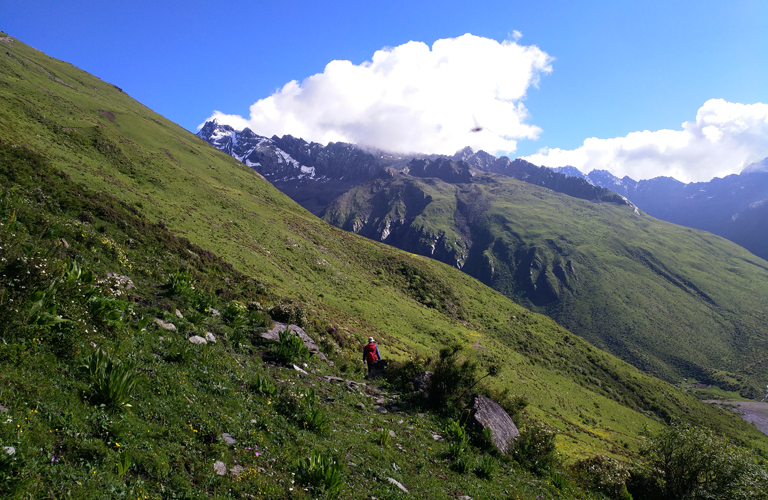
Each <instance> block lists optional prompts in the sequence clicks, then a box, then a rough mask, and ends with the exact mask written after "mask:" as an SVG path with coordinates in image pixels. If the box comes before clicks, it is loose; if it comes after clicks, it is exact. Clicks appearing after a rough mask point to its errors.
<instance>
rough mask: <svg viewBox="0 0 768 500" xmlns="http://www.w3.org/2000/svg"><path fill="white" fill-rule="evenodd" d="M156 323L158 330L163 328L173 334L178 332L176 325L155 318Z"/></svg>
mask: <svg viewBox="0 0 768 500" xmlns="http://www.w3.org/2000/svg"><path fill="white" fill-rule="evenodd" d="M154 321H155V324H156V325H157V327H158V328H162V329H163V330H170V331H172V332H175V331H176V325H174V324H173V323H166V322H165V321H163V320H161V319H160V318H155V319H154Z"/></svg>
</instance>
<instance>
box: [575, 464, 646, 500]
mask: <svg viewBox="0 0 768 500" xmlns="http://www.w3.org/2000/svg"><path fill="white" fill-rule="evenodd" d="M570 473H571V476H573V478H574V480H575V481H576V483H577V484H579V485H580V486H581V487H583V488H585V489H588V490H590V491H599V492H601V493H603V494H604V495H606V496H607V497H608V498H611V499H613V500H631V499H632V496H631V495H630V494H629V493H628V492H627V486H626V483H627V480H628V479H629V477H630V473H629V468H628V467H627V466H626V464H624V463H622V462H620V461H618V460H615V459H613V458H610V457H606V456H595V457H591V458H585V459H583V460H579V461H578V462H576V463H575V464H573V465H572V466H571V467H570Z"/></svg>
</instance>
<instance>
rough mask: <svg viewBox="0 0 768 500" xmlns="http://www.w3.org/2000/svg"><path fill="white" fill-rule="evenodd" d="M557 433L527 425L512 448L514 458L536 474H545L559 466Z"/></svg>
mask: <svg viewBox="0 0 768 500" xmlns="http://www.w3.org/2000/svg"><path fill="white" fill-rule="evenodd" d="M555 436H556V434H555V432H554V431H550V430H548V429H545V428H544V427H540V426H538V425H526V426H525V427H523V428H522V429H521V430H520V436H519V437H518V438H517V441H516V442H515V446H514V447H513V448H512V452H511V456H512V458H513V459H514V460H515V461H516V462H517V463H518V464H520V466H521V467H523V468H524V469H527V470H529V471H531V472H533V473H535V474H540V475H541V474H544V473H546V472H548V471H550V470H552V469H554V468H555V466H556V465H557V461H558V457H557V449H556V447H555Z"/></svg>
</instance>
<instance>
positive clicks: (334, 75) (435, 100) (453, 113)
mask: <svg viewBox="0 0 768 500" xmlns="http://www.w3.org/2000/svg"><path fill="white" fill-rule="evenodd" d="M516 38H519V36H516ZM550 62H551V58H550V56H548V55H547V54H546V53H545V52H543V51H542V50H540V49H539V48H538V47H536V46H527V47H526V46H522V45H519V44H518V43H517V41H504V42H501V43H499V42H497V41H495V40H491V39H488V38H481V37H478V36H474V35H471V34H466V35H463V36H460V37H458V38H447V39H442V40H438V41H436V42H435V43H434V44H433V45H432V48H431V49H430V47H429V46H428V45H426V44H424V43H421V42H408V43H406V44H403V45H400V46H397V47H394V48H386V49H382V50H379V51H376V53H374V55H373V58H372V60H371V61H367V62H364V63H362V64H360V65H355V64H352V63H351V62H350V61H332V62H330V63H328V65H327V66H326V67H325V71H323V73H319V74H316V75H312V76H310V77H309V78H306V79H305V80H304V81H302V82H301V83H299V82H297V81H295V80H294V81H291V82H288V83H287V84H285V85H284V86H283V88H282V89H280V90H278V91H277V92H275V93H274V94H272V95H271V96H269V97H267V98H264V99H261V100H259V101H257V102H256V103H254V104H253V105H252V106H251V108H250V117H248V118H244V117H242V116H238V115H227V114H224V113H221V112H218V111H216V112H214V114H213V116H211V118H215V119H217V120H218V121H219V122H220V123H224V124H228V125H231V126H233V127H234V128H236V129H243V128H245V127H248V128H250V129H251V130H252V131H254V132H256V133H257V134H261V135H266V136H272V135H278V136H279V135H284V134H291V135H293V136H295V137H302V138H304V139H306V140H310V141H316V142H320V143H323V144H325V143H328V142H331V141H334V142H336V141H343V142H351V143H357V144H361V145H367V146H373V147H377V148H381V149H384V150H388V151H401V152H423V153H443V154H452V153H454V152H455V151H456V150H458V149H460V148H463V147H465V146H472V147H473V148H475V149H483V150H486V151H491V152H503V153H510V152H513V151H514V150H515V149H516V146H517V143H516V140H519V139H535V138H536V137H537V136H538V134H539V133H540V131H541V129H540V128H538V127H536V126H534V125H531V124H526V123H525V120H526V117H527V110H526V109H525V106H524V105H523V104H522V102H521V100H522V99H523V98H524V97H525V93H526V91H527V89H528V88H529V87H530V86H531V85H536V84H537V82H538V80H539V77H540V76H541V74H542V73H548V72H550V71H551V66H550ZM481 128H482V130H479V129H481Z"/></svg>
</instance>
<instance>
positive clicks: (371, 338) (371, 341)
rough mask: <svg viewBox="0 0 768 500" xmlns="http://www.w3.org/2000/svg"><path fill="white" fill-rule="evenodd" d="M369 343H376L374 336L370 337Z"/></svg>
mask: <svg viewBox="0 0 768 500" xmlns="http://www.w3.org/2000/svg"><path fill="white" fill-rule="evenodd" d="M368 343H369V344H375V343H376V340H375V339H374V338H373V337H368Z"/></svg>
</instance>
